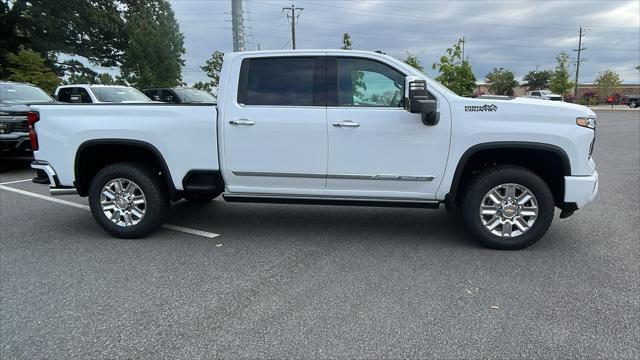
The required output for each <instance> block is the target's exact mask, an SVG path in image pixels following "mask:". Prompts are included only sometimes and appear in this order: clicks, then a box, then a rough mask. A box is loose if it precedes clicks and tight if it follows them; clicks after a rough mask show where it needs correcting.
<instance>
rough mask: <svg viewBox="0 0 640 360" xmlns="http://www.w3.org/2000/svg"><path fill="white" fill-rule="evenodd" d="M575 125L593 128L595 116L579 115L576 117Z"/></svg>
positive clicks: (594, 126)
mask: <svg viewBox="0 0 640 360" xmlns="http://www.w3.org/2000/svg"><path fill="white" fill-rule="evenodd" d="M576 125H578V126H582V127H586V128H589V129H594V130H595V128H596V118H585V117H579V118H577V119H576Z"/></svg>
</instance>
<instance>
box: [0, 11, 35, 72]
mask: <svg viewBox="0 0 640 360" xmlns="http://www.w3.org/2000/svg"><path fill="white" fill-rule="evenodd" d="M17 24H18V14H17V12H16V11H14V10H13V8H9V3H8V2H6V1H2V2H0V79H6V78H7V77H8V76H9V72H8V70H7V68H6V66H5V64H8V60H7V55H9V53H14V54H16V53H18V52H19V51H20V49H21V48H23V47H26V46H27V45H28V43H29V39H28V38H27V37H25V36H24V35H22V34H21V33H20V32H19V31H18V29H17Z"/></svg>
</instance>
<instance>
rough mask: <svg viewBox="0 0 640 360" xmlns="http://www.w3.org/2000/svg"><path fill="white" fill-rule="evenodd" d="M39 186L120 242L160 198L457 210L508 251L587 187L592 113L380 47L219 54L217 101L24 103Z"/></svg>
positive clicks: (590, 189)
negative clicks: (76, 201) (464, 92)
mask: <svg viewBox="0 0 640 360" xmlns="http://www.w3.org/2000/svg"><path fill="white" fill-rule="evenodd" d="M30 119H31V120H30V124H31V125H30V126H31V127H32V129H33V130H34V132H33V138H32V140H33V141H34V148H35V149H36V152H35V157H36V161H35V162H34V163H33V164H32V167H33V168H36V169H42V170H44V171H46V172H47V174H48V175H49V179H50V183H51V184H50V187H51V189H50V192H51V193H52V194H69V193H77V194H79V195H80V196H88V197H89V204H90V207H91V211H92V213H93V216H94V217H95V219H96V221H97V222H98V224H99V225H100V226H101V227H102V228H103V229H104V230H106V231H107V232H108V233H110V234H112V235H114V236H116V237H120V238H138V237H142V236H145V235H148V234H149V233H151V232H152V231H153V230H155V229H156V228H158V226H160V225H161V224H162V222H163V221H164V219H165V217H166V215H167V212H168V209H169V206H170V202H171V201H178V200H180V199H182V198H184V199H186V200H188V201H194V202H196V201H208V200H211V199H213V198H215V197H217V196H218V195H220V194H222V196H223V198H224V200H226V201H236V202H275V203H302V204H326V205H360V206H366V205H371V206H397V207H400V206H403V207H419V208H438V207H439V206H440V205H442V204H444V205H445V207H446V208H447V209H448V210H452V211H453V210H454V209H456V208H459V210H460V211H459V212H460V213H461V215H462V218H463V219H464V223H465V224H466V227H467V229H468V230H469V232H470V233H471V234H473V235H474V236H475V237H476V238H477V239H478V240H479V241H480V242H481V243H482V244H484V245H486V246H488V247H493V248H499V249H518V248H522V247H525V246H528V245H530V244H532V243H534V242H535V241H536V240H538V239H539V238H541V237H542V236H543V234H544V233H545V232H546V231H547V229H548V228H549V226H550V225H551V222H552V219H553V217H554V209H555V208H556V207H557V208H559V209H560V210H561V213H560V217H561V218H564V217H567V216H570V215H571V214H573V212H574V211H575V210H577V209H579V208H582V207H583V206H585V205H586V204H587V203H589V202H590V201H591V200H593V198H594V197H595V196H596V193H597V190H598V173H597V171H596V165H595V162H594V160H593V158H592V157H591V153H592V151H593V145H594V140H595V127H596V115H595V113H594V112H593V111H591V110H590V109H588V108H586V107H583V106H580V105H574V104H569V103H563V102H551V101H549V102H543V101H539V100H537V99H530V98H508V99H472V98H464V97H460V96H458V95H456V94H455V93H453V92H451V91H450V90H448V89H447V88H446V87H444V86H442V85H441V84H439V83H438V82H436V81H434V80H432V79H431V78H429V77H428V76H426V75H425V74H424V73H422V72H419V71H417V70H416V69H414V68H413V67H411V66H409V65H407V64H405V63H403V62H402V61H399V60H396V59H394V58H392V57H390V56H387V55H384V54H379V53H373V52H364V51H343V50H295V51H261V52H239V53H230V54H226V55H225V57H224V63H223V67H222V72H221V74H220V84H219V88H218V104H217V105H207V104H180V105H173V104H149V105H145V104H135V105H133V104H113V105H104V106H92V107H88V106H87V105H83V104H68V105H37V106H33V107H32V114H31V115H30Z"/></svg>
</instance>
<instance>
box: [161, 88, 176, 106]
mask: <svg viewBox="0 0 640 360" xmlns="http://www.w3.org/2000/svg"><path fill="white" fill-rule="evenodd" d="M160 101H162V102H166V103H174V104H175V103H177V102H178V98H176V96H175V95H174V94H173V93H172V92H171V91H169V90H160Z"/></svg>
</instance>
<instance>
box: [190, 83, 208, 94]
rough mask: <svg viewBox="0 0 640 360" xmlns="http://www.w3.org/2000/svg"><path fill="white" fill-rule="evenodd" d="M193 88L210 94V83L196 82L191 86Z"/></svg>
mask: <svg viewBox="0 0 640 360" xmlns="http://www.w3.org/2000/svg"><path fill="white" fill-rule="evenodd" d="M193 88H194V89H198V90H204V91H206V92H211V83H209V82H202V81H198V82H197V83H195V84H193Z"/></svg>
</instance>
